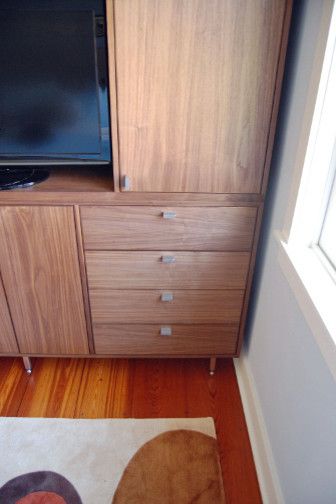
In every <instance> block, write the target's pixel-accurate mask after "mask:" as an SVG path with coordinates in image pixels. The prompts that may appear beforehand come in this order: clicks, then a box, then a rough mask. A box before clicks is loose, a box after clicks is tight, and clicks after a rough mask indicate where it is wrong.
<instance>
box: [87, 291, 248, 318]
mask: <svg viewBox="0 0 336 504" xmlns="http://www.w3.org/2000/svg"><path fill="white" fill-rule="evenodd" d="M171 295H172V297H173V299H172V300H169V299H170V297H171ZM243 298H244V291H243V290H217V291H216V290H204V291H201V290H178V291H172V292H167V291H165V290H134V291H128V290H100V289H99V290H91V291H90V302H91V309H92V321H93V323H94V324H113V323H120V324H123V323H131V324H133V323H145V324H146V323H147V324H151V323H159V324H161V323H173V322H175V323H177V324H221V323H229V324H238V322H239V320H240V313H241V309H242V303H243ZM165 299H167V300H165Z"/></svg>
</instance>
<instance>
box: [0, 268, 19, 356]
mask: <svg viewBox="0 0 336 504" xmlns="http://www.w3.org/2000/svg"><path fill="white" fill-rule="evenodd" d="M0 324H1V325H0V353H11V352H13V353H14V352H18V351H19V349H18V346H17V343H16V339H15V335H14V330H13V326H12V321H11V318H10V314H9V310H8V306H7V300H6V296H5V291H4V288H3V285H2V281H1V277H0Z"/></svg>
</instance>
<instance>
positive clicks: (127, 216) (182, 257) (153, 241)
mask: <svg viewBox="0 0 336 504" xmlns="http://www.w3.org/2000/svg"><path fill="white" fill-rule="evenodd" d="M255 219H256V209H255V208H254V207H204V208H195V207H176V208H159V207H152V206H129V207H126V206H109V207H108V206H106V207H89V206H84V207H81V220H82V231H83V242H84V249H85V259H86V269H87V275H88V286H89V298H90V305H91V316H92V324H93V335H94V344H95V352H96V353H97V354H100V355H130V356H131V355H132V356H136V355H148V356H165V355H166V356H174V355H181V356H182V355H185V356H209V355H234V354H235V352H236V347H237V336H238V330H239V323H240V318H241V312H242V306H243V301H244V295H245V288H246V280H247V275H248V270H249V264H250V254H251V247H252V242H253V235H254V227H255Z"/></svg>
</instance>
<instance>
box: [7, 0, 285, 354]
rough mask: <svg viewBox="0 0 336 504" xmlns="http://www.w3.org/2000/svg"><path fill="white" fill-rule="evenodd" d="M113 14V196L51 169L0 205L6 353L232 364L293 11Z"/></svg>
mask: <svg viewBox="0 0 336 504" xmlns="http://www.w3.org/2000/svg"><path fill="white" fill-rule="evenodd" d="M106 13H107V31H108V56H109V85H110V105H111V130H112V145H113V182H114V185H113V187H112V183H111V179H112V174H111V177H110V178H106V175H101V176H100V175H99V173H98V172H96V173H95V174H90V173H88V172H86V171H80V170H79V169H78V170H77V171H73V172H71V170H70V171H68V172H64V171H55V173H54V174H53V175H52V177H51V178H50V179H49V180H48V181H46V182H44V183H42V184H41V185H40V186H36V187H35V188H33V189H31V190H17V191H8V192H6V193H3V194H1V195H0V202H1V206H0V271H1V276H2V280H3V285H4V289H3V288H2V286H1V283H0V312H1V313H4V314H5V315H3V318H4V320H6V327H7V329H6V336H5V337H2V339H1V338H0V352H1V353H3V354H4V353H12V354H16V353H20V354H22V355H33V354H35V355H50V354H57V355H61V356H63V355H86V354H88V353H90V354H91V355H100V356H133V357H134V356H140V355H141V356H148V357H150V356H161V357H164V356H192V357H199V356H204V357H211V358H212V359H213V358H215V357H217V356H222V357H224V356H238V355H239V352H240V348H241V344H242V339H243V334H244V324H245V317H246V312H247V308H248V300H249V292H250V287H251V282H252V277H253V267H254V262H255V256H256V250H257V243H258V234H259V229H260V223H261V218H262V211H263V201H264V194H265V190H266V186H267V179H268V171H269V166H270V160H271V154H272V146H273V140H274V134H275V127H276V117H277V111H278V105H279V99H280V89H281V81H282V74H283V69H284V60H285V53H286V44H287V36H288V30H289V22H290V14H291V0H267V1H265V0H106ZM4 291H5V293H4ZM9 314H10V316H9ZM12 324H13V325H12ZM16 342H17V343H16ZM16 345H18V347H17V346H16ZM212 362H213V360H212Z"/></svg>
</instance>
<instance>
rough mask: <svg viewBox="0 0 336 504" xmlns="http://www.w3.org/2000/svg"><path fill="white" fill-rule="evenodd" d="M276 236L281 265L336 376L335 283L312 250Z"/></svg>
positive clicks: (279, 234)
mask: <svg viewBox="0 0 336 504" xmlns="http://www.w3.org/2000/svg"><path fill="white" fill-rule="evenodd" d="M275 237H276V239H277V241H278V243H279V254H278V260H279V263H280V266H281V269H282V271H283V273H284V275H285V277H286V279H287V281H288V283H289V285H290V287H291V288H292V290H293V293H294V295H295V298H296V300H297V302H298V304H299V306H300V308H301V310H302V312H303V315H304V317H305V319H306V321H307V323H308V326H309V327H310V329H311V331H312V333H313V335H314V337H315V339H316V342H317V344H318V346H319V348H320V350H321V353H322V355H323V357H324V359H325V361H326V362H327V365H328V367H329V369H330V371H331V373H332V374H333V376H334V378H335V380H336V284H335V282H334V281H333V279H332V278H331V276H330V275H329V274H328V272H327V271H326V270H325V268H324V267H323V265H322V264H321V262H320V260H319V259H318V257H317V256H316V253H315V252H314V251H313V250H311V249H309V248H303V247H302V248H301V247H296V246H295V247H294V246H293V245H289V244H288V243H286V241H285V240H284V238H283V236H282V235H281V233H280V232H275Z"/></svg>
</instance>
